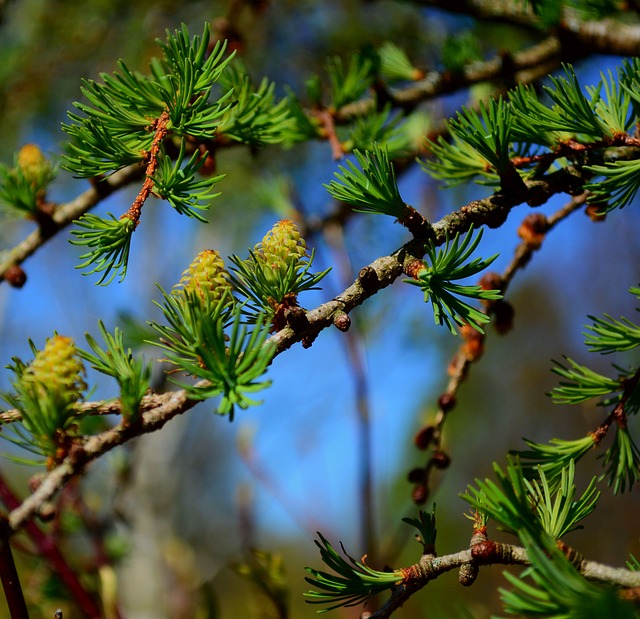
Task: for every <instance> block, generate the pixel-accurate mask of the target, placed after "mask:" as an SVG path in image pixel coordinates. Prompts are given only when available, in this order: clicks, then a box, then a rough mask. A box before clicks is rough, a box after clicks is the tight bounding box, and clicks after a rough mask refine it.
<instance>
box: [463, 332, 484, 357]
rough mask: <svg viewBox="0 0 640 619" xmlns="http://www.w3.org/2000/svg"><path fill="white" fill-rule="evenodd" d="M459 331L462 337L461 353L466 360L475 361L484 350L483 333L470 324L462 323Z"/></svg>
mask: <svg viewBox="0 0 640 619" xmlns="http://www.w3.org/2000/svg"><path fill="white" fill-rule="evenodd" d="M460 333H461V334H462V337H463V338H464V345H463V346H462V353H463V354H464V357H465V359H467V360H468V361H477V360H478V359H479V358H480V357H481V356H482V353H483V352H484V335H483V334H482V333H480V332H479V331H476V330H475V329H474V328H473V327H471V326H470V325H464V326H463V327H462V328H461V329H460Z"/></svg>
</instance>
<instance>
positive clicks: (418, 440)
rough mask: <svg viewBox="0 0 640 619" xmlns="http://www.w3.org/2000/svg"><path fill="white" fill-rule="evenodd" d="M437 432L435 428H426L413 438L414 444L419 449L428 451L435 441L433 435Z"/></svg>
mask: <svg viewBox="0 0 640 619" xmlns="http://www.w3.org/2000/svg"><path fill="white" fill-rule="evenodd" d="M435 431H436V428H435V426H424V427H422V428H420V430H418V432H417V433H416V435H415V436H414V437H413V442H414V444H415V446H416V447H417V448H418V449H422V450H424V449H426V448H427V447H429V445H430V443H431V440H432V439H433V435H434V433H435Z"/></svg>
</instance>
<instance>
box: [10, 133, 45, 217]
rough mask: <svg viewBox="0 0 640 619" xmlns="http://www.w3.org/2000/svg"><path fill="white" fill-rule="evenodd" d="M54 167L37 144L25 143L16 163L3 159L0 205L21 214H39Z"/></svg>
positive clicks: (31, 215) (30, 215) (29, 215)
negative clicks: (6, 161)
mask: <svg viewBox="0 0 640 619" xmlns="http://www.w3.org/2000/svg"><path fill="white" fill-rule="evenodd" d="M55 175H56V171H55V167H54V166H53V165H52V164H51V162H50V161H49V160H48V159H47V158H46V157H45V156H44V155H43V154H42V152H41V151H40V149H39V148H38V147H37V146H36V145H35V144H25V146H23V147H22V148H21V149H20V150H19V151H18V152H17V153H16V155H15V157H14V165H13V167H11V168H10V167H8V166H6V165H4V164H2V163H0V206H2V207H4V209H6V210H8V211H10V212H13V214H15V215H19V216H21V217H31V218H37V217H38V214H39V210H40V207H41V206H42V203H43V201H44V199H45V194H46V190H47V187H48V186H49V185H50V184H51V182H52V181H53V180H54V178H55Z"/></svg>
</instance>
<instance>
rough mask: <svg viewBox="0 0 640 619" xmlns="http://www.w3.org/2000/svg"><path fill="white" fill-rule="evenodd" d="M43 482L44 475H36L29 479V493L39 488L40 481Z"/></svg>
mask: <svg viewBox="0 0 640 619" xmlns="http://www.w3.org/2000/svg"><path fill="white" fill-rule="evenodd" d="M43 480H44V473H36V474H35V475H32V476H31V477H29V481H28V485H29V490H30V491H31V492H35V491H36V490H37V489H38V488H39V487H40V484H41V483H42V481H43Z"/></svg>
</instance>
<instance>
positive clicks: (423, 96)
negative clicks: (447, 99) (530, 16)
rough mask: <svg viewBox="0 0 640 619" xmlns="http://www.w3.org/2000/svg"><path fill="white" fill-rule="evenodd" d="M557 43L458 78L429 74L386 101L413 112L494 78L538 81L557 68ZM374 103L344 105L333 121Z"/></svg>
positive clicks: (473, 67)
mask: <svg viewBox="0 0 640 619" xmlns="http://www.w3.org/2000/svg"><path fill="white" fill-rule="evenodd" d="M560 51H561V47H560V42H559V41H558V39H557V38H556V37H554V36H551V37H547V38H546V39H544V40H543V41H541V42H540V43H537V44H536V45H532V46H531V47H528V48H526V49H524V50H521V51H518V52H515V53H514V54H511V55H504V54H503V55H497V56H495V57H494V58H492V59H490V60H485V61H482V62H474V63H471V64H469V65H467V66H466V67H465V68H464V70H463V71H462V73H461V74H460V75H451V74H450V73H446V72H440V71H430V72H429V73H427V74H426V76H425V77H424V78H423V79H421V80H420V81H419V82H417V83H415V84H411V85H410V86H406V87H404V88H393V89H390V91H389V93H388V94H389V99H390V101H391V103H392V104H393V105H395V106H396V107H402V108H405V109H409V110H410V109H413V108H415V107H416V106H417V105H419V104H420V103H424V102H425V101H428V100H430V99H433V98H434V97H437V96H440V95H443V94H450V93H452V92H455V91H456V90H460V89H461V88H466V87H468V86H472V85H473V84H478V83H480V82H487V81H491V80H496V79H504V80H512V81H513V82H516V83H520V82H522V83H530V82H533V81H535V80H537V79H540V78H542V77H544V76H546V75H548V74H549V73H550V72H552V71H554V70H555V69H557V68H558V67H559V66H560V62H561V58H560ZM375 105H376V103H375V101H373V100H372V99H366V100H362V101H356V102H355V103H351V104H349V105H345V106H343V107H342V108H340V110H338V111H337V112H336V114H335V120H336V122H347V121H349V120H351V119H353V118H355V117H357V116H361V115H363V114H366V113H367V112H370V111H371V110H372V109H373V108H374V107H375Z"/></svg>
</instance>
